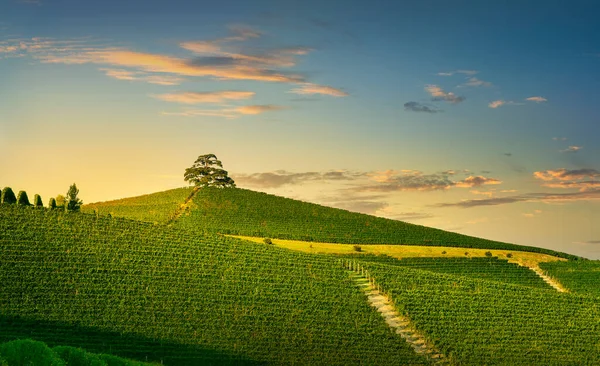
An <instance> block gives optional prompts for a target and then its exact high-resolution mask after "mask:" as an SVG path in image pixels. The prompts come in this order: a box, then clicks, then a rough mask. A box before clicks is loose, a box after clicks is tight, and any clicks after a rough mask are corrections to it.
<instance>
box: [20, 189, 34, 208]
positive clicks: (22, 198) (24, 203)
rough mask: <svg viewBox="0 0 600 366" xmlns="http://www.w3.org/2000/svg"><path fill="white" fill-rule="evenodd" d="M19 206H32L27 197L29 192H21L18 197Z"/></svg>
mask: <svg viewBox="0 0 600 366" xmlns="http://www.w3.org/2000/svg"><path fill="white" fill-rule="evenodd" d="M17 205H21V206H31V203H30V202H29V197H27V192H25V191H19V194H18V195H17Z"/></svg>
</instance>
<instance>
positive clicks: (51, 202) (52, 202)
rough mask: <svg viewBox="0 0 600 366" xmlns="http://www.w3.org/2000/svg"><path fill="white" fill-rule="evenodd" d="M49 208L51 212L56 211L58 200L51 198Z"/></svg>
mask: <svg viewBox="0 0 600 366" xmlns="http://www.w3.org/2000/svg"><path fill="white" fill-rule="evenodd" d="M48 208H49V209H51V210H54V209H56V199H55V198H54V197H52V198H50V201H48Z"/></svg>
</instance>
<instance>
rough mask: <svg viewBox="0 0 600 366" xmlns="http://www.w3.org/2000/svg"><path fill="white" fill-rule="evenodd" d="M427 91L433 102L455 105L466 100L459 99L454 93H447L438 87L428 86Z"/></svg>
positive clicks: (463, 98)
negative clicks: (442, 101)
mask: <svg viewBox="0 0 600 366" xmlns="http://www.w3.org/2000/svg"><path fill="white" fill-rule="evenodd" d="M425 90H426V91H427V92H428V93H429V94H431V96H432V99H433V100H437V101H441V100H444V101H446V102H450V103H453V104H457V103H460V102H462V101H464V100H465V97H459V96H457V95H456V94H454V93H452V92H445V91H444V90H443V89H442V88H440V87H439V86H437V85H427V86H426V87H425Z"/></svg>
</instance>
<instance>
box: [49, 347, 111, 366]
mask: <svg viewBox="0 0 600 366" xmlns="http://www.w3.org/2000/svg"><path fill="white" fill-rule="evenodd" d="M52 350H53V351H54V352H56V354H57V355H59V356H60V357H61V358H62V359H63V360H64V361H67V365H81V366H84V365H85V366H106V364H107V363H106V362H105V361H103V360H102V359H101V358H100V357H98V355H95V354H93V353H88V352H86V351H84V350H82V349H81V348H75V347H67V346H58V347H54V348H53V349H52Z"/></svg>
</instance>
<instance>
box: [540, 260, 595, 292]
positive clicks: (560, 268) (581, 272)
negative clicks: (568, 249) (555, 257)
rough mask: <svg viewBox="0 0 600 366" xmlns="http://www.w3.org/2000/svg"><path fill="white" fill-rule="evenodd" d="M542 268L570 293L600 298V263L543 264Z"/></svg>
mask: <svg viewBox="0 0 600 366" xmlns="http://www.w3.org/2000/svg"><path fill="white" fill-rule="evenodd" d="M540 268H542V269H543V270H544V271H545V272H546V273H547V274H548V275H549V276H550V277H552V278H554V279H556V280H557V281H559V282H560V283H561V284H562V285H563V286H564V287H566V288H567V289H568V290H569V291H571V292H573V293H579V294H587V295H592V296H596V297H598V298H600V261H577V262H564V263H562V262H561V263H542V264H540Z"/></svg>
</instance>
